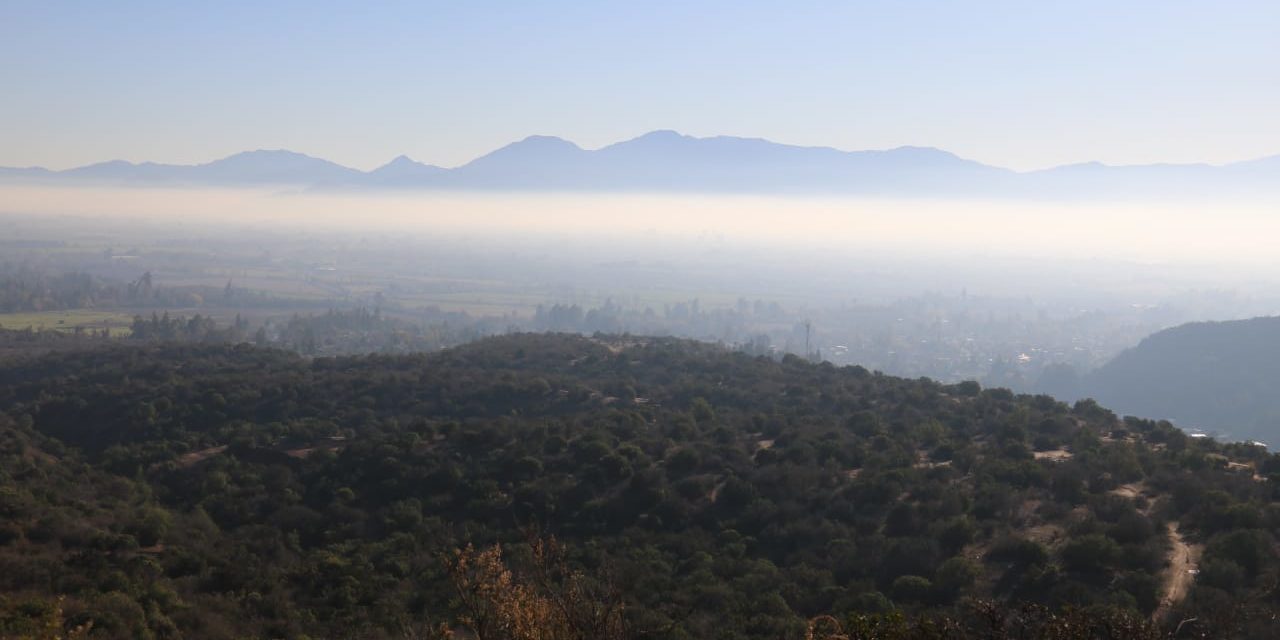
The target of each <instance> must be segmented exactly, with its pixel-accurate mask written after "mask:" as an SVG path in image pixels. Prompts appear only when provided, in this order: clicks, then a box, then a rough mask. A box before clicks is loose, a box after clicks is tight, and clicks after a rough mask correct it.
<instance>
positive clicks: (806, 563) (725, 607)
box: [0, 335, 1280, 639]
mask: <svg viewBox="0 0 1280 640" xmlns="http://www.w3.org/2000/svg"><path fill="white" fill-rule="evenodd" d="M0 407H4V413H3V414H0V432H2V433H3V434H5V438H7V440H5V442H11V443H14V444H9V445H5V447H4V448H3V449H0V455H3V456H5V457H4V459H3V460H2V462H3V464H0V513H2V514H3V515H4V518H5V520H4V521H3V523H0V533H3V535H2V536H0V567H3V568H4V570H3V571H0V592H2V593H4V594H9V595H10V596H12V595H14V594H18V595H19V596H22V594H28V595H32V596H36V597H45V598H48V597H52V596H53V595H55V594H65V595H67V597H68V600H67V609H68V612H69V614H70V616H71V620H72V621H82V620H89V619H91V620H95V621H98V623H97V624H96V626H95V629H97V630H98V632H100V633H101V634H102V636H103V637H121V638H123V637H138V635H139V632H138V630H139V629H146V630H150V632H151V633H154V634H156V635H158V636H168V635H172V634H173V633H174V632H176V631H181V632H183V633H186V634H187V635H188V636H189V637H209V638H224V637H225V638H230V637H238V636H272V637H281V636H284V637H296V636H299V635H302V634H310V635H313V636H321V637H405V636H406V634H407V633H408V631H406V630H410V629H414V628H422V627H425V626H426V625H427V624H428V623H429V622H438V621H441V620H445V619H450V618H452V617H453V615H454V612H453V610H452V609H451V608H450V607H451V605H450V601H451V599H452V598H453V597H454V594H453V592H452V591H451V590H450V586H449V581H448V580H447V579H446V578H445V576H444V570H443V568H442V567H443V563H442V558H444V557H447V556H448V555H449V554H450V553H451V552H452V550H453V549H456V548H458V547H460V546H463V545H465V544H468V543H474V544H475V545H477V546H485V545H488V544H491V543H495V542H501V543H504V544H506V545H507V547H508V549H509V550H511V552H512V553H513V554H514V555H515V556H520V555H521V554H523V553H525V552H526V551H525V550H526V549H527V548H526V547H525V546H524V545H523V543H522V542H523V541H524V540H525V536H524V534H523V533H522V528H523V527H524V526H525V525H530V524H532V525H536V526H538V527H539V528H540V529H541V530H542V531H544V532H545V533H548V534H552V535H555V536H556V537H557V538H558V539H559V540H560V541H562V542H563V543H564V544H565V545H566V547H567V548H569V549H570V550H571V551H570V553H571V558H572V560H573V561H574V562H575V563H577V564H579V565H580V566H582V567H584V568H585V569H586V570H587V571H588V572H589V573H591V574H594V575H612V576H614V578H615V579H616V582H617V584H618V585H620V586H622V587H623V590H624V596H625V598H626V601H627V610H626V612H627V617H628V619H629V620H630V622H631V624H632V625H634V627H635V628H637V629H647V630H661V632H660V633H657V634H656V635H657V637H670V638H710V637H734V638H771V639H773V638H799V637H802V636H803V619H804V618H806V617H809V616H813V615H817V614H822V613H835V614H837V615H843V614H845V613H849V612H857V611H864V612H867V611H871V612H874V611H883V610H886V609H888V608H895V607H896V608H900V609H903V610H906V611H909V612H929V611H946V610H949V609H950V608H951V607H953V606H955V605H956V603H958V602H960V601H963V600H964V599H966V598H970V597H984V598H994V599H997V600H1003V601H1011V602H1019V601H1028V602H1039V603H1045V604H1048V605H1051V606H1059V605H1065V604H1075V605H1091V606H1099V607H1108V608H1116V609H1121V610H1128V611H1131V612H1134V614H1135V615H1141V616H1156V617H1157V618H1159V619H1160V620H1165V619H1168V620H1171V621H1177V620H1180V619H1181V618H1182V617H1186V616H1197V617H1198V618H1199V622H1198V623H1191V624H1190V626H1189V627H1187V628H1188V629H1189V630H1190V631H1194V632H1196V633H1199V632H1202V631H1203V632H1206V633H1208V634H1209V635H1227V636H1229V635H1234V634H1236V633H1237V632H1240V633H1243V632H1244V631H1245V630H1246V629H1247V628H1248V626H1249V625H1251V624H1254V623H1253V622H1251V621H1252V620H1255V619H1257V620H1262V621H1263V622H1262V623H1260V624H1265V620H1266V616H1268V615H1270V607H1272V605H1270V604H1268V603H1269V602H1270V600H1259V599H1258V598H1256V597H1254V596H1256V595H1257V594H1260V593H1262V592H1263V591H1265V590H1266V589H1267V588H1268V587H1269V585H1271V584H1273V583H1274V581H1275V578H1276V576H1277V575H1280V574H1278V573H1277V570H1278V569H1280V565H1278V563H1277V559H1276V555H1275V548H1274V545H1275V543H1274V539H1273V538H1272V534H1271V531H1274V529H1275V528H1276V527H1277V526H1280V510H1277V509H1276V508H1275V506H1274V505H1273V504H1272V503H1271V502H1270V500H1271V493H1272V492H1271V482H1270V481H1269V480H1268V479H1267V478H1268V475H1269V474H1272V473H1275V472H1277V471H1280V464H1278V463H1277V460H1276V458H1275V457H1273V456H1268V455H1267V454H1266V453H1265V452H1263V451H1262V450H1261V449H1259V448H1257V447H1248V446H1224V445H1220V444H1218V443H1215V442H1211V441H1203V440H1201V441H1195V440H1192V439H1189V438H1187V437H1186V436H1185V434H1183V433H1182V432H1180V431H1178V430H1177V429H1174V428H1173V427H1172V426H1171V425H1169V424H1167V423H1155V422H1149V421H1142V420H1130V421H1128V422H1127V423H1124V424H1121V423H1119V422H1117V421H1116V419H1115V417H1114V415H1112V414H1111V413H1110V412H1107V411H1105V410H1103V409H1100V408H1099V407H1098V406H1097V405H1095V404H1092V403H1090V402H1084V403H1079V404H1077V405H1076V406H1075V407H1068V406H1066V405H1063V404H1061V403H1057V402H1055V401H1053V400H1052V399H1050V398H1048V397H1043V396H1042V397H1030V396H1014V395H1013V394H1011V393H1009V392H1008V391H1005V390H981V389H979V388H978V386H977V385H975V384H972V383H966V384H960V385H953V386H946V385H940V384H937V383H934V382H930V381H928V380H904V379H898V378H892V377H887V376H883V375H879V374H872V373H870V372H867V371H865V370H863V369H859V368H856V367H854V368H844V369H836V368H834V367H831V366H829V365H813V364H810V363H807V362H803V361H801V360H799V359H796V358H793V357H789V358H787V359H784V360H783V361H782V362H776V361H772V360H769V359H764V358H751V357H748V356H745V355H742V354H736V353H731V352H728V351H724V350H722V349H719V348H716V347H714V346H710V345H703V344H697V343H691V342H685V341H678V340H660V339H654V340H631V339H629V340H626V341H604V340H592V339H587V338H581V337H572V336H562V335H524V336H511V337H503V338H494V339H489V340H485V341H482V342H479V343H475V344H472V345H469V346H466V347H462V348H458V349H454V350H449V351H446V352H442V353H439V354H435V355H430V356H397V357H387V356H367V357H355V358H336V359H316V360H306V359H303V358H300V357H298V356H295V355H291V354H287V353H284V352H277V351H268V350H261V349H256V348H250V347H246V346H239V347H226V346H152V347H140V348H123V347H120V348H104V349H94V350H86V351H72V352H59V353H51V354H46V355H43V356H40V357H37V358H29V359H21V360H18V361H16V362H9V363H5V364H4V365H2V366H0ZM1277 477H1278V478H1280V476H1277ZM68 484H70V485H72V487H74V488H68V486H67V485H68ZM68 496H81V497H80V498H76V499H71V498H69V497H68ZM82 521H83V522H86V523H88V524H87V525H78V524H76V523H78V522H82ZM1191 549H1194V550H1195V552H1196V554H1197V557H1196V558H1194V559H1193V560H1192V562H1193V564H1192V565H1184V566H1195V567H1197V568H1199V569H1200V570H1201V572H1200V576H1199V578H1197V579H1196V580H1195V581H1194V583H1188V581H1187V579H1186V575H1188V574H1186V573H1185V568H1183V567H1182V566H1178V565H1176V564H1174V565H1170V564H1169V560H1170V557H1171V556H1170V553H1171V552H1174V551H1179V550H1185V552H1184V553H1185V555H1186V556H1187V559H1191V558H1190V551H1189V550H1191ZM1201 554H1202V555H1201ZM1180 562H1181V561H1180ZM1170 567H1172V568H1170ZM1179 571H1181V573H1179ZM1184 594H1189V595H1185V597H1184ZM1162 600H1164V601H1165V602H1164V603H1163V604H1162ZM0 624H4V618H3V616H0ZM0 632H3V629H2V628H0Z"/></svg>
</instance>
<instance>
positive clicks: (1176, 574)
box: [1151, 522, 1201, 620]
mask: <svg viewBox="0 0 1280 640" xmlns="http://www.w3.org/2000/svg"><path fill="white" fill-rule="evenodd" d="M1169 543H1170V548H1169V566H1168V568H1166V569H1165V571H1164V575H1163V577H1164V585H1165V591H1164V597H1163V598H1161V599H1160V604H1159V605H1158V606H1157V607H1156V610H1155V612H1154V613H1153V614H1151V618H1152V619H1153V620H1159V619H1161V618H1164V617H1165V616H1166V615H1168V614H1169V611H1170V610H1171V609H1173V607H1174V606H1176V605H1177V604H1178V603H1180V602H1182V600H1183V599H1184V598H1186V597H1187V592H1188V591H1190V590H1191V585H1192V584H1194V583H1195V579H1196V574H1195V573H1194V572H1195V571H1197V570H1198V567H1199V566H1200V550H1201V549H1200V546H1199V545H1191V544H1187V542H1186V540H1183V539H1182V534H1180V533H1178V523H1176V522H1170V523H1169Z"/></svg>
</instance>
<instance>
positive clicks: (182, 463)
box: [178, 444, 227, 467]
mask: <svg viewBox="0 0 1280 640" xmlns="http://www.w3.org/2000/svg"><path fill="white" fill-rule="evenodd" d="M226 450H227V445H225V444H224V445H219V446H217V447H209V448H208V449H201V450H199V451H192V452H191V453H184V454H182V455H180V456H178V466H179V467H189V466H191V465H193V464H196V463H197V462H200V461H201V460H208V459H209V458H212V457H214V456H216V455H218V454H219V453H222V452H223V451H226Z"/></svg>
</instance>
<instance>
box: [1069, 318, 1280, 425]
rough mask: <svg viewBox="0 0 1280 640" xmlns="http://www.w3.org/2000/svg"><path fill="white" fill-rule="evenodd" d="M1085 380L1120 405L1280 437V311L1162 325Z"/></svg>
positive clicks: (1087, 390) (1086, 388) (1089, 388)
mask: <svg viewBox="0 0 1280 640" xmlns="http://www.w3.org/2000/svg"><path fill="white" fill-rule="evenodd" d="M1081 385H1082V386H1081V392H1082V393H1083V394H1084V395H1088V396H1092V397H1094V398H1097V399H1098V401H1099V402H1102V403H1103V404H1105V405H1107V406H1109V407H1113V408H1115V409H1116V410H1117V411H1123V412H1126V413H1132V414H1135V415H1144V416H1153V417H1161V418H1167V419H1170V420H1174V421H1176V422H1178V423H1179V424H1180V425H1182V426H1184V427H1187V428H1193V427H1197V428H1202V429H1205V430H1209V431H1219V432H1222V433H1224V434H1226V435H1228V436H1230V437H1232V438H1235V439H1257V440H1262V441H1265V442H1269V443H1272V444H1277V443H1280V395H1277V393H1276V389H1277V388H1280V317H1268V318H1253V319H1250V320H1236V321H1230V322H1197V323H1191V324H1186V325H1182V326H1179V327H1174V328H1172V329H1167V330H1165V331H1161V332H1158V333H1156V334H1154V335H1152V336H1150V337H1148V338H1147V339H1145V340H1143V341H1142V343H1141V344H1139V345H1138V346H1136V347H1134V348H1132V349H1129V350H1127V351H1125V352H1123V353H1121V354H1120V355H1118V356H1116V357H1115V358H1114V359H1113V360H1112V361H1111V362H1109V363H1107V364H1106V365H1105V366H1103V367H1102V368H1100V369H1099V370H1097V371H1096V372H1093V373H1091V374H1088V375H1086V376H1084V378H1083V379H1082V381H1081Z"/></svg>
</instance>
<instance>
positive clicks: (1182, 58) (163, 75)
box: [0, 0, 1280, 169]
mask: <svg viewBox="0 0 1280 640" xmlns="http://www.w3.org/2000/svg"><path fill="white" fill-rule="evenodd" d="M1278 34H1280V2H1275V1H1274V0H1258V1H1254V2H1232V1H1226V0H1218V1H1214V2H1203V1H1196V2H1189V1H1188V2H1182V1H1176V0H1162V1H1143V2H1139V1H1123V2H1117V1H1115V0H1106V1H1096V2H1095V1H1080V0H1078V1H1076V2H1059V3H1047V2H1026V1H1025V0H1019V1H1011V2H958V1H957V2H950V1H945V2H944V1H937V2H922V1H921V2H915V1H890V0H885V1H882V2H849V1H846V2H827V3H819V2H798V1H791V2H777V3H759V2H745V1H742V0H724V1H714V2H712V1H707V2H688V1H684V2H664V1H657V0H647V1H645V2H585V1H584V2H552V1H538V2H519V1H512V2H481V1H464V0H455V1H452V2H404V3H392V2H382V3H374V2H367V3H365V2H359V3H358V2H350V3H337V2H321V1H317V0H307V1H299V2H269V3H268V2H231V1H226V0H222V1H219V2H208V3H196V2H173V1H172V0H166V1H163V2H127V1H118V2H100V1H96V0H94V1H85V2H71V1H65V2H50V1H48V0H35V1H25V0H3V2H0V60H3V62H0V86H3V87H4V92H3V99H0V165H4V166H27V165H44V166H49V167H52V168H66V167H69V166H75V165H80V164H86V163H89V162H95V161H100V160H105V159H111V158H124V159H128V160H135V161H139V160H155V161H161V162H182V163H191V162H203V161H207V160H210V159H213V158H217V157H221V156H225V155H229V154H231V153H234V152H237V151H242V150H246V149H256V148H288V149H293V150H296V151H301V152H304V153H309V154H312V155H318V156H322V157H326V158H329V159H331V160H334V161H337V162H341V163H344V164H347V165H350V166H354V167H358V168H362V169H368V168H372V167H374V166H377V165H379V164H382V163H384V162H386V161H387V160H389V159H390V158H391V157H393V156H395V155H398V154H401V153H405V154H408V155H410V156H411V157H413V158H415V159H417V160H420V161H424V162H431V163H436V164H442V165H445V166H451V165H456V164H460V163H463V162H465V161H467V160H469V159H471V158H473V157H475V156H477V155H479V154H481V153H484V152H487V151H489V150H491V149H493V148H495V147H498V146H501V145H503V144H506V143H508V142H511V141H513V140H515V139H519V138H523V137H525V136H527V135H530V134H549V135H559V136H562V137H565V138H568V139H571V140H574V141H575V142H578V143H579V144H582V145H583V146H585V147H588V148H594V147H598V146H601V145H604V144H608V143H611V142H614V141H617V140H620V139H625V138H629V137H634V136H636V135H639V134H641V133H643V132H646V131H649V130H652V129H677V130H679V131H682V132H684V133H688V134H693V135H698V136H706V135H717V134H729V135H744V136H753V137H755V136H758V137H766V138H770V139H773V140H777V141H781V142H789V143H796V144H810V145H830V146H835V147H839V148H843V149H864V148H886V147H894V146H899V145H904V144H916V145H928V146H937V147H942V148H945V149H948V150H950V151H954V152H956V153H959V154H960V155H963V156H966V157H971V158H974V159H977V160H981V161H983V162H988V163H992V164H997V165H1002V166H1009V167H1013V168H1019V169H1028V168H1039V167H1043V166H1048V165H1054V164H1061V163H1069V162H1078V161H1084V160H1095V159H1096V160H1102V161H1105V162H1112V163H1135V162H1160V161H1164V162H1191V161H1208V162H1226V161H1231V160H1238V159H1247V158H1253V157H1258V156H1263V155H1271V154H1276V153H1280V117H1277V115H1276V114H1277V113H1280V35H1278Z"/></svg>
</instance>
